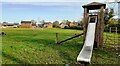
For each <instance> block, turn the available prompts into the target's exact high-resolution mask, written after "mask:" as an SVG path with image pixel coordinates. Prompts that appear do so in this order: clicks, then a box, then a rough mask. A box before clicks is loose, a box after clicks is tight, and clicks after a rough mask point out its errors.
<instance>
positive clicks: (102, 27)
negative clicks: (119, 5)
mask: <svg viewBox="0 0 120 66" xmlns="http://www.w3.org/2000/svg"><path fill="white" fill-rule="evenodd" d="M103 33H104V6H102V7H101V10H100V35H99V43H98V44H99V46H100V47H101V48H102V47H103Z"/></svg>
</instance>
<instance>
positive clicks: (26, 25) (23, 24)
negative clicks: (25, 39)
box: [21, 21, 32, 28]
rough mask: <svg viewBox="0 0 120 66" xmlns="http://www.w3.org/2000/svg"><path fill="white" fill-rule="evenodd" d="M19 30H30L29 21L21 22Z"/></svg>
mask: <svg viewBox="0 0 120 66" xmlns="http://www.w3.org/2000/svg"><path fill="white" fill-rule="evenodd" d="M21 28H32V22H31V21H21Z"/></svg>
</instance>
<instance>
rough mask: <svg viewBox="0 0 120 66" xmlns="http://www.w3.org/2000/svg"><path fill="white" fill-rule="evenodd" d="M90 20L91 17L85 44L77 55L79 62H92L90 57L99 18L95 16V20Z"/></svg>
mask: <svg viewBox="0 0 120 66" xmlns="http://www.w3.org/2000/svg"><path fill="white" fill-rule="evenodd" d="M90 21H91V18H89V24H88V28H87V33H86V37H85V43H84V46H83V48H82V50H81V52H80V54H79V55H78V57H77V61H79V62H86V63H90V62H91V61H90V59H91V56H92V50H93V44H94V36H95V27H96V22H97V18H95V20H94V22H90Z"/></svg>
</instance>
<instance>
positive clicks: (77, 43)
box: [2, 28, 120, 64]
mask: <svg viewBox="0 0 120 66" xmlns="http://www.w3.org/2000/svg"><path fill="white" fill-rule="evenodd" d="M3 31H4V32H6V34H7V35H5V36H3V37H2V64H19V63H28V64H79V62H77V61H76V60H77V56H78V54H79V52H80V50H81V48H82V46H83V36H81V37H78V38H75V39H72V40H69V41H67V42H65V43H63V44H61V45H56V44H55V33H56V32H58V34H59V40H63V39H66V38H68V37H71V36H73V35H74V34H79V33H82V32H83V31H81V30H70V29H59V28H52V29H47V28H45V29H43V30H42V29H20V28H14V29H3ZM107 45H108V44H107ZM107 45H106V46H107ZM119 58H120V57H119V56H118V50H117V48H114V47H113V46H107V47H105V48H103V49H96V50H94V51H93V56H92V60H91V61H92V62H91V63H92V64H118V59H119Z"/></svg>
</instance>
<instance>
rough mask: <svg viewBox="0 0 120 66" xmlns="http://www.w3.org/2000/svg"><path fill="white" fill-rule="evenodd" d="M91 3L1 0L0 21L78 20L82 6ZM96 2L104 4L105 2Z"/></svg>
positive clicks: (61, 0) (78, 1)
mask: <svg viewBox="0 0 120 66" xmlns="http://www.w3.org/2000/svg"><path fill="white" fill-rule="evenodd" d="M93 1H96V0H84V1H83V0H69V1H68V0H2V1H1V3H0V8H1V9H0V16H2V18H0V21H2V22H3V21H7V22H20V21H21V20H31V19H33V20H36V21H37V20H38V17H39V19H40V20H46V21H55V20H58V21H62V20H64V19H68V20H71V21H73V20H80V19H81V18H82V17H83V8H82V5H84V4H87V3H90V2H93ZM97 2H101V3H106V0H97ZM109 2H114V0H109ZM1 4H2V5H1ZM113 5H114V4H113ZM113 5H112V6H113ZM109 6H110V5H109ZM1 13H2V15H1Z"/></svg>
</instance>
